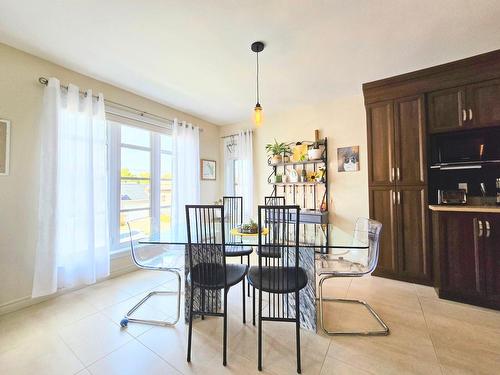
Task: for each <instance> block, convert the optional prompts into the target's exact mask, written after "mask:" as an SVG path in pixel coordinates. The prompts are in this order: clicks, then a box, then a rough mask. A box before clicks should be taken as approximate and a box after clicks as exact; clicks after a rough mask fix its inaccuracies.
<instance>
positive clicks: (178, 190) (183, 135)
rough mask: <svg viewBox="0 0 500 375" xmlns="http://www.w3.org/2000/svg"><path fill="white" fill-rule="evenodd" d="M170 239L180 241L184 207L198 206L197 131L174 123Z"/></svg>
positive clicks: (181, 238)
mask: <svg viewBox="0 0 500 375" xmlns="http://www.w3.org/2000/svg"><path fill="white" fill-rule="evenodd" d="M172 133H173V137H172V138H173V139H172V141H173V161H172V162H173V168H172V175H173V176H172V235H173V239H174V240H179V241H183V240H185V239H186V238H187V233H186V209H185V206H186V204H200V129H199V128H198V127H195V126H193V125H191V124H186V122H182V123H181V124H179V123H178V122H177V119H175V120H174V124H173V132H172Z"/></svg>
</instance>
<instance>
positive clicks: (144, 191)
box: [120, 179, 151, 211]
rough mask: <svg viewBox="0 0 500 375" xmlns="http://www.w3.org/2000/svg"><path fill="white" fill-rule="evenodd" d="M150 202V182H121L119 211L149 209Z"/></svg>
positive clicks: (139, 180) (143, 180) (142, 180)
mask: <svg viewBox="0 0 500 375" xmlns="http://www.w3.org/2000/svg"><path fill="white" fill-rule="evenodd" d="M150 202H151V184H150V180H145V179H138V180H125V179H122V180H121V194H120V211H121V210H136V209H144V208H149V207H150Z"/></svg>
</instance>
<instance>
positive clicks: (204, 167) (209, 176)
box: [200, 159, 216, 180]
mask: <svg viewBox="0 0 500 375" xmlns="http://www.w3.org/2000/svg"><path fill="white" fill-rule="evenodd" d="M200 169H201V179H202V180H215V178H216V163H215V160H206V159H201V168H200Z"/></svg>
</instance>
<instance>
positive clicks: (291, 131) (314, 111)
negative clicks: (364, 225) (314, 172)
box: [220, 95, 369, 230]
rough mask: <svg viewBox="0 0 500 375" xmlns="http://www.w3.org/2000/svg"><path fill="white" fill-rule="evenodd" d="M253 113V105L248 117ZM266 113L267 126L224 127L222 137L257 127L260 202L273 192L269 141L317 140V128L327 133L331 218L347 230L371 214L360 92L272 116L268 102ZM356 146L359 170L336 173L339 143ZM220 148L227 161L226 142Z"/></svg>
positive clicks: (255, 137) (258, 199)
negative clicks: (270, 177)
mask: <svg viewBox="0 0 500 375" xmlns="http://www.w3.org/2000/svg"><path fill="white" fill-rule="evenodd" d="M251 111H252V108H251V106H249V109H248V112H249V118H250V116H251ZM264 116H265V117H264V124H263V125H262V126H261V127H260V128H258V129H255V127H254V126H253V124H252V122H251V121H250V120H249V121H247V122H244V123H240V124H235V125H231V126H224V127H222V128H221V136H224V135H229V134H233V133H235V132H236V131H237V130H239V129H248V128H254V154H255V155H254V168H255V171H256V178H255V181H254V182H255V185H254V187H255V191H256V202H257V203H260V204H263V202H264V196H266V195H269V194H270V193H271V191H272V188H271V186H270V185H269V184H268V183H267V176H268V175H269V173H270V167H269V166H268V165H267V155H266V152H265V149H264V147H265V145H266V144H267V143H272V142H273V141H274V138H276V140H277V141H278V142H295V141H299V140H314V129H319V130H320V136H321V137H328V151H329V152H328V160H329V163H328V164H329V165H328V173H329V174H328V181H329V186H328V188H329V194H330V202H329V210H330V221H331V222H333V223H335V224H336V225H339V226H340V227H342V228H344V229H346V230H349V229H351V227H352V224H353V223H354V221H355V219H356V218H357V217H359V216H365V217H368V214H369V207H368V170H367V149H366V147H367V146H366V115H365V107H364V103H363V97H362V96H361V95H359V96H354V97H347V98H342V99H338V100H334V101H330V102H326V103H321V104H318V105H314V106H304V107H301V108H296V109H293V110H291V111H287V112H284V113H279V114H271V115H267V114H266V112H265V106H264ZM358 145H359V148H360V171H359V172H338V171H337V147H345V146H358ZM220 152H221V156H220V158H221V160H223V156H222V155H223V154H222V152H223V149H222V146H221V151H220ZM222 181H223V179H221V184H222ZM222 190H223V185H221V191H222Z"/></svg>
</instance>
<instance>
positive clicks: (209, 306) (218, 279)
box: [186, 205, 248, 366]
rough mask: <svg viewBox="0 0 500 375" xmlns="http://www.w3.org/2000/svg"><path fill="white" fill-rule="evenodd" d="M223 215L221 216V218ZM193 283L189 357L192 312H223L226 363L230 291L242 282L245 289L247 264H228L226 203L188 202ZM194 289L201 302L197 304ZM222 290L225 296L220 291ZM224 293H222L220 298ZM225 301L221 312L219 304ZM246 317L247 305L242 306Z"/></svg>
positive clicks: (189, 249)
mask: <svg viewBox="0 0 500 375" xmlns="http://www.w3.org/2000/svg"><path fill="white" fill-rule="evenodd" d="M219 218H220V219H219ZM186 223H187V234H188V259H189V275H188V280H189V282H190V284H191V286H190V298H189V330H188V349H187V361H188V362H191V337H192V333H193V315H194V314H196V315H202V316H205V315H206V316H220V317H223V319H224V323H223V324H224V327H223V331H224V333H223V359H222V364H223V365H224V366H225V365H226V363H227V294H228V292H229V288H231V287H232V286H234V285H236V284H238V283H239V282H240V281H241V282H243V293H245V275H246V274H247V273H248V266H247V265H246V264H226V248H225V235H224V230H223V228H224V206H215V205H186ZM195 291H198V292H199V296H200V297H201V298H200V303H199V307H198V308H196V309H195V308H194V299H195V297H196V296H195ZM221 291H223V296H221V295H220V294H221V293H220V292H221ZM221 297H223V299H222V301H221ZM221 305H223V310H222V312H221V311H220V307H221ZM243 319H245V307H243Z"/></svg>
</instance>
